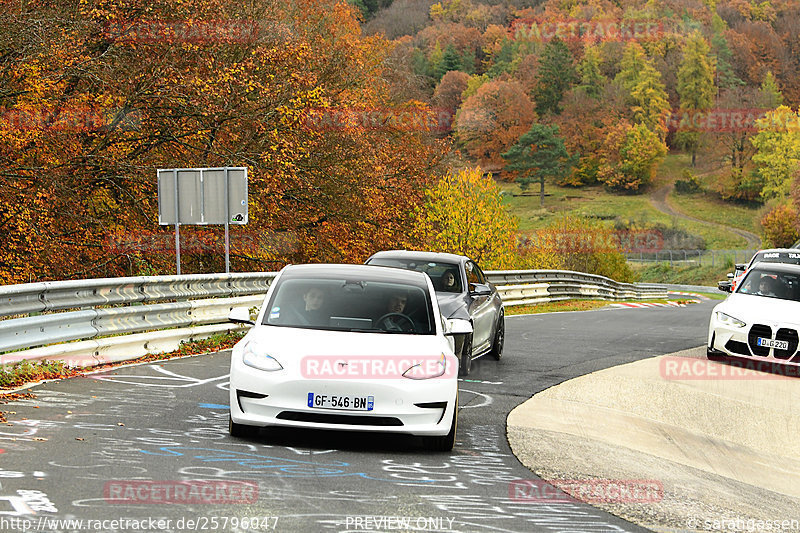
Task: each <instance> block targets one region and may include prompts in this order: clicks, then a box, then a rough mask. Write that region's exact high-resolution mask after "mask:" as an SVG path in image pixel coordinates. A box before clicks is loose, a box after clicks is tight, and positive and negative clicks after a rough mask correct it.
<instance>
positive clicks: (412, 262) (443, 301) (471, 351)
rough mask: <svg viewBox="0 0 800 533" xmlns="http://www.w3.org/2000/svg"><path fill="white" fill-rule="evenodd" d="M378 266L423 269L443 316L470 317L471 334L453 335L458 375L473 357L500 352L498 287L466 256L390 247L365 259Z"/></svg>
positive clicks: (502, 320)
mask: <svg viewBox="0 0 800 533" xmlns="http://www.w3.org/2000/svg"><path fill="white" fill-rule="evenodd" d="M366 262H367V264H369V265H379V266H387V267H394V268H403V269H406V270H417V271H419V272H425V273H426V274H428V276H429V277H430V278H431V281H432V282H433V286H434V288H435V289H436V300H437V301H438V302H439V309H440V310H441V313H442V316H444V317H445V318H460V319H463V320H469V321H470V323H471V324H472V333H471V334H469V335H465V336H462V337H460V338H456V339H455V340H456V350H455V351H456V354H457V355H458V357H459V360H460V369H459V371H460V373H461V375H467V374H469V371H470V368H471V367H472V360H473V359H476V358H478V357H481V356H483V355H486V354H489V355H491V356H492V357H493V358H494V359H500V357H501V356H502V355H503V340H504V337H505V311H504V310H503V301H502V300H501V299H500V295H499V294H498V293H497V289H496V288H495V286H494V285H492V284H491V283H490V282H489V280H487V279H486V276H485V275H484V273H483V271H482V270H481V269H480V267H479V266H478V264H477V263H475V262H474V261H472V260H471V259H470V258H469V257H466V256H463V255H455V254H445V253H435V252H413V251H407V250H389V251H384V252H378V253H376V254H374V255H373V256H372V257H370V258H369V259H367V261H366Z"/></svg>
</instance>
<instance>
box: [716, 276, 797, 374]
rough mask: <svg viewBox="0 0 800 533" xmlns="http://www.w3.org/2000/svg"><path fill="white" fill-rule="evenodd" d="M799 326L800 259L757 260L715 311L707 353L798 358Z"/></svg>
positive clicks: (774, 359) (789, 361)
mask: <svg viewBox="0 0 800 533" xmlns="http://www.w3.org/2000/svg"><path fill="white" fill-rule="evenodd" d="M798 331H800V265H790V264H782V263H756V264H755V265H754V266H753V267H751V268H750V269H749V270H748V271H747V274H746V275H745V277H744V278H743V279H742V281H741V282H740V283H739V284H738V286H737V287H736V291H735V292H734V293H733V294H731V295H730V296H728V298H727V299H726V300H725V301H724V302H722V303H720V304H719V305H717V306H716V307H715V308H714V310H713V311H712V313H711V322H710V324H709V327H708V346H707V348H708V358H709V359H716V358H720V357H724V356H733V357H746V358H748V359H754V360H758V361H767V362H770V363H782V364H795V365H796V364H800V354H798V353H797V347H798Z"/></svg>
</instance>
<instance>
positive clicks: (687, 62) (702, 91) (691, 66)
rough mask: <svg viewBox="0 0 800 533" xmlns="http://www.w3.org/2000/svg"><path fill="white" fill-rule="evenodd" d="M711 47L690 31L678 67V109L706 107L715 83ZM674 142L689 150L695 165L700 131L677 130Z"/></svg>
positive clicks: (712, 94)
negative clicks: (679, 105)
mask: <svg viewBox="0 0 800 533" xmlns="http://www.w3.org/2000/svg"><path fill="white" fill-rule="evenodd" d="M710 51H711V49H710V48H709V46H708V43H706V41H705V39H704V38H703V36H702V35H700V33H699V32H695V33H693V34H692V35H690V36H689V37H688V38H687V39H686V42H685V44H684V46H683V60H682V61H681V66H680V68H679V69H678V94H679V95H680V98H681V111H688V112H690V113H691V112H698V111H704V110H705V111H707V110H709V109H710V108H711V106H712V104H713V103H714V97H715V96H716V92H717V91H716V87H715V86H714V78H715V75H716V65H715V63H714V59H713V57H710V55H709V54H710ZM677 142H678V143H679V144H681V145H682V146H684V147H685V148H687V149H688V150H689V151H690V152H691V154H692V166H695V160H696V157H697V148H698V146H699V144H700V133H699V132H696V131H682V132H678V135H677Z"/></svg>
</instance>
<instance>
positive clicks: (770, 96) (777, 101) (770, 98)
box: [760, 70, 783, 109]
mask: <svg viewBox="0 0 800 533" xmlns="http://www.w3.org/2000/svg"><path fill="white" fill-rule="evenodd" d="M760 96H761V105H763V106H764V107H766V108H768V109H775V108H777V107H778V106H781V105H783V93H781V90H780V87H778V82H777V81H776V80H775V76H773V75H772V72H770V71H769V70H768V71H767V73H766V74H765V75H764V81H762V82H761V89H760Z"/></svg>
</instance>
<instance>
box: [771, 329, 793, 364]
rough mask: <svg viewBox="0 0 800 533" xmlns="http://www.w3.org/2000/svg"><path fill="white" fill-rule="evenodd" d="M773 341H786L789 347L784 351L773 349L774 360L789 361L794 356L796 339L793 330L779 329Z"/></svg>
mask: <svg viewBox="0 0 800 533" xmlns="http://www.w3.org/2000/svg"><path fill="white" fill-rule="evenodd" d="M775 340H779V341H786V342H788V343H789V347H788V348H787V349H786V350H778V349H775V351H774V352H773V353H774V354H775V357H776V358H778V359H789V358H790V357H791V356H793V355H794V352H796V351H797V344H798V338H797V332H796V331H795V330H793V329H789V328H781V329H779V330H778V333H776V334H775Z"/></svg>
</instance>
